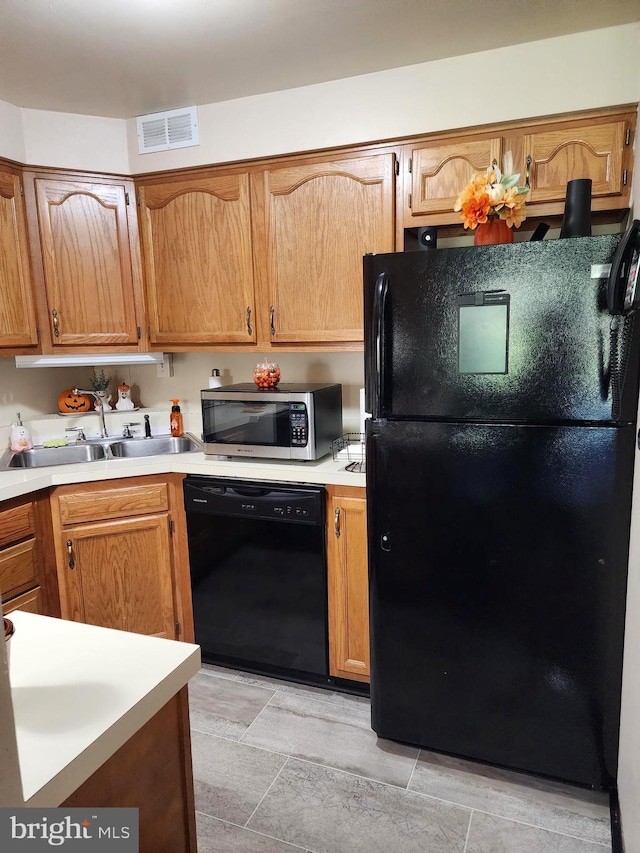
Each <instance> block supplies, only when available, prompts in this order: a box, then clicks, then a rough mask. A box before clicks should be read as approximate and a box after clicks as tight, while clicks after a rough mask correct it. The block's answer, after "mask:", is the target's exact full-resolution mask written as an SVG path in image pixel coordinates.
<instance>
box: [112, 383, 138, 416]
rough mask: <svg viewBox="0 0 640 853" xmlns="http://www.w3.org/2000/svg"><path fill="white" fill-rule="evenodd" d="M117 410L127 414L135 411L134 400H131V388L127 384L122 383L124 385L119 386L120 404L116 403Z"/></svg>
mask: <svg viewBox="0 0 640 853" xmlns="http://www.w3.org/2000/svg"><path fill="white" fill-rule="evenodd" d="M116 409H118V411H120V412H127V411H131V409H135V406H134V405H133V400H132V399H131V387H130V386H129V385H127V383H126V382H122V384H120V385H118V402H117V403H116Z"/></svg>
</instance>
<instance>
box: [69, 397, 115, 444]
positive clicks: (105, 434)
mask: <svg viewBox="0 0 640 853" xmlns="http://www.w3.org/2000/svg"><path fill="white" fill-rule="evenodd" d="M73 394H74V396H77V395H78V394H89V395H90V396H91V397H94V398H95V400H96V402H97V403H98V410H97V411H98V415H99V416H100V438H109V433H108V432H107V425H106V423H105V420H104V409H103V408H102V400H101V399H100V397H99V396H98V395H97V394H96V392H95V391H83V390H82V389H81V388H74V389H73Z"/></svg>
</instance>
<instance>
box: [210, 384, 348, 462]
mask: <svg viewBox="0 0 640 853" xmlns="http://www.w3.org/2000/svg"><path fill="white" fill-rule="evenodd" d="M200 396H201V398H202V432H203V439H204V452H205V453H211V454H218V455H222V456H245V457H254V458H259V459H298V460H304V461H308V460H311V459H320V458H321V457H322V456H325V455H326V454H327V453H329V452H330V451H331V442H332V441H335V439H336V438H340V436H341V435H342V385H324V384H303V383H301V384H288V385H279V386H278V387H277V388H273V389H270V390H259V389H258V388H257V387H256V386H255V385H254V384H253V383H252V382H248V383H243V384H239V385H226V386H223V387H221V388H205V389H204V390H203V391H201V392H200Z"/></svg>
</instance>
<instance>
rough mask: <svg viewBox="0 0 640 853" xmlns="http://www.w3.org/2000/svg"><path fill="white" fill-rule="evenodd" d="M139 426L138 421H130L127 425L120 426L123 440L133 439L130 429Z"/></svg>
mask: <svg viewBox="0 0 640 853" xmlns="http://www.w3.org/2000/svg"><path fill="white" fill-rule="evenodd" d="M135 426H140V421H130V422H129V423H126V424H122V437H123V438H133V433H132V432H131V427H135Z"/></svg>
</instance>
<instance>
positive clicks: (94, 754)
mask: <svg viewBox="0 0 640 853" xmlns="http://www.w3.org/2000/svg"><path fill="white" fill-rule="evenodd" d="M10 618H11V620H12V621H13V623H14V625H15V634H14V636H13V638H12V640H11V661H10V669H9V672H10V680H11V693H12V700H13V711H14V717H15V727H16V739H17V744H18V757H19V762H20V773H21V776H22V788H23V795H24V800H25V805H26V806H39V807H47V806H54V807H55V806H59V805H60V803H62V802H64V800H66V799H67V797H69V796H70V795H71V794H72V793H73V792H74V791H75V790H77V788H79V787H80V785H81V784H82V783H83V782H85V781H86V780H87V779H88V778H89V777H90V776H91V775H92V774H93V773H94V772H95V771H96V770H97V769H98V768H99V767H101V766H102V765H103V764H104V762H105V761H106V760H107V759H108V758H110V757H111V756H112V755H113V754H114V753H115V752H116V751H117V750H118V749H119V748H120V747H121V746H122V745H123V744H124V743H126V742H127V741H128V740H129V738H130V737H131V736H132V735H134V734H135V733H136V732H137V731H138V730H139V729H140V728H141V727H142V726H143V725H144V724H145V723H146V722H148V720H150V719H151V717H153V716H154V714H156V713H157V712H158V711H159V710H160V709H161V708H162V707H163V706H164V705H165V704H166V703H167V702H168V701H169V700H170V699H171V698H172V696H174V695H175V694H176V693H177V692H178V691H179V690H181V689H182V688H183V687H184V685H185V684H186V683H187V682H188V681H189V679H190V678H191V677H192V676H194V675H195V674H196V673H197V672H198V670H199V669H200V647H199V646H195V645H192V644H191V643H183V642H176V641H175V640H164V639H160V638H158V637H148V636H144V635H141V634H132V633H128V632H125V631H114V630H112V629H110V628H98V627H95V626H93V625H85V624H81V623H79V622H70V621H66V620H63V619H52V618H49V617H47V616H37V615H35V614H33V613H26V612H22V611H13V613H12V614H11V617H10Z"/></svg>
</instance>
